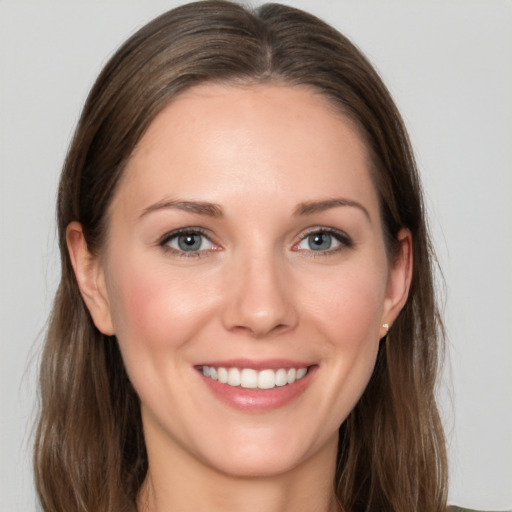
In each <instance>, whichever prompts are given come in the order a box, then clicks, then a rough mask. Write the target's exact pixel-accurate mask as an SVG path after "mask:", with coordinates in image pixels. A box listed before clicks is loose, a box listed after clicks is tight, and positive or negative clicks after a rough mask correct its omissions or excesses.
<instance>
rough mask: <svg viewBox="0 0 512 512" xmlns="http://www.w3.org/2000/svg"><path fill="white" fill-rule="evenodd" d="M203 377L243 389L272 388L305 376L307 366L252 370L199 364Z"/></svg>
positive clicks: (291, 382)
mask: <svg viewBox="0 0 512 512" xmlns="http://www.w3.org/2000/svg"><path fill="white" fill-rule="evenodd" d="M198 369H199V370H200V371H201V372H202V373H203V375H204V376H205V377H207V378H209V379H212V380H216V381H218V382H220V383H221V384H227V385H228V386H232V387H241V388H244V389H273V388H275V387H283V386H287V385H289V384H293V383H294V382H296V381H298V380H300V379H302V378H303V377H305V376H306V375H307V373H308V371H309V367H301V368H278V369H276V370H271V369H266V370H260V371H258V370H254V369H253V368H224V367H222V366H220V367H215V366H200V367H199V368H198Z"/></svg>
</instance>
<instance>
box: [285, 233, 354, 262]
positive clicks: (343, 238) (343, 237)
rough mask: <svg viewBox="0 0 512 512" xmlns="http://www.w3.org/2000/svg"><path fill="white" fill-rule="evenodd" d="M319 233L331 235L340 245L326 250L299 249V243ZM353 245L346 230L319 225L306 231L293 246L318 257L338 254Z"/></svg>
mask: <svg viewBox="0 0 512 512" xmlns="http://www.w3.org/2000/svg"><path fill="white" fill-rule="evenodd" d="M319 234H322V235H329V236H331V237H332V238H334V239H335V240H336V241H337V242H339V244H340V245H339V246H338V247H335V248H333V249H331V248H329V249H326V250H318V251H315V250H313V249H309V250H308V249H298V248H297V247H298V245H299V244H301V243H302V242H304V241H305V240H307V239H308V237H310V236H312V235H319ZM353 246H354V241H353V240H352V239H351V238H350V237H349V236H348V235H347V233H345V232H344V231H340V230H338V229H334V228H325V227H321V226H318V227H314V228H311V229H309V230H308V231H307V232H306V233H304V234H303V235H302V236H301V238H300V240H299V241H298V242H297V243H296V244H294V246H293V247H294V248H297V249H296V250H297V251H300V252H305V253H308V255H309V256H311V257H314V258H317V257H322V256H330V255H333V254H337V253H339V252H341V251H343V250H345V249H348V248H351V247H353Z"/></svg>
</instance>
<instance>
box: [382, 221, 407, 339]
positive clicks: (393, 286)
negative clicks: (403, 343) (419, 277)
mask: <svg viewBox="0 0 512 512" xmlns="http://www.w3.org/2000/svg"><path fill="white" fill-rule="evenodd" d="M397 239H398V250H397V251H396V254H395V255H394V257H393V260H392V261H391V267H390V269H389V276H388V284H387V289H386V297H385V299H384V308H383V313H382V324H387V325H388V326H389V327H391V325H392V324H393V322H394V321H395V320H396V318H397V316H398V314H399V313H400V311H401V310H402V308H403V307H404V306H405V303H406V302H407V297H408V296H409V289H410V287H411V280H412V269H413V256H412V235H411V232H410V231H409V230H408V229H401V230H400V231H399V233H398V237H397ZM386 334H387V329H385V328H384V327H381V333H380V335H381V337H383V336H385V335H386Z"/></svg>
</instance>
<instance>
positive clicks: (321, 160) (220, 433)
mask: <svg viewBox="0 0 512 512" xmlns="http://www.w3.org/2000/svg"><path fill="white" fill-rule="evenodd" d="M333 199H337V200H338V199H343V200H344V201H348V202H350V204H342V203H340V202H339V201H338V202H336V203H332V202H330V203H326V201H331V200H333ZM183 201H194V202H202V203H204V202H207V203H212V204H214V205H216V208H218V210H221V215H217V214H218V213H219V211H217V210H215V211H205V209H204V208H203V210H198V208H197V206H195V207H194V208H193V210H194V211H190V208H189V209H183V208H182V207H179V206H178V204H179V205H182V204H183ZM311 203H319V204H321V205H322V206H321V207H316V208H309V209H308V208H306V207H305V206H304V205H310V204H311ZM206 210H208V209H206ZM210 210H211V208H210ZM299 210H302V213H301V214H299V213H298V211H299ZM305 210H307V211H305ZM110 213H111V218H110V224H109V228H108V229H109V231H108V241H107V244H106V247H105V248H104V250H103V251H102V254H101V255H100V257H96V258H94V257H93V256H91V255H90V254H89V252H88V250H87V246H86V243H85V241H84V237H83V233H82V229H81V226H80V224H78V223H72V224H70V226H69V227H68V232H67V234H68V247H69V250H70V255H71V259H72V262H73V265H74V268H75V273H76V275H77V280H78V282H79V285H80V288H81V291H82V294H83V297H84V299H85V301H86V303H87V305H88V307H89V309H90V312H91V315H92V317H93V320H94V322H95V324H96V326H97V327H98V329H100V330H101V331H102V332H104V333H106V334H115V335H116V337H117V339H118V342H119V345H120V348H121V352H122V355H123V359H124V362H125V365H126V368H127V371H128V374H129V376H130V379H131V381H132V383H133V385H134V387H135V389H136V390H137V392H138V394H139V396H140V399H141V411H142V419H143V424H144V433H145V439H146V444H147V449H148V457H149V473H148V477H147V480H146V482H145V485H144V487H143V490H142V491H141V494H140V497H139V498H140V499H139V508H140V509H141V510H148V511H152V512H153V511H158V512H159V511H164V510H180V511H189V510H190V511H193V510H211V511H215V510H223V511H226V510H237V511H247V512H249V511H253V510H254V511H256V510H258V511H259V512H261V511H266V512H274V511H275V512H277V511H280V512H283V511H288V510H290V511H291V510H293V511H295V512H297V511H302V510H304V511H314V510H318V511H328V510H335V508H336V505H335V498H334V496H333V491H332V488H331V487H332V485H331V482H332V480H333V476H334V471H335V458H336V447H337V434H338V428H339V426H340V424H341V423H342V422H343V421H344V419H345V418H346V417H347V415H348V414H349V413H350V411H351V410H352V408H353V407H354V405H355V404H356V402H357V400H358V399H359V397H360V396H361V394H362V392H363V390H364V388H365V386H366V385H367V383H368V380H369V378H370V376H371V373H372V371H373V367H374V364H375V358H376V354H377V350H378V346H379V341H380V339H381V338H382V337H383V336H384V334H385V330H384V328H383V327H382V324H383V323H388V324H390V325H391V324H392V323H393V321H394V319H395V318H396V316H397V315H398V313H399V311H400V309H401V308H402V307H403V305H404V303H405V301H406V298H407V293H408V289H409V284H410V275H411V265H412V261H411V238H410V234H409V233H408V232H407V231H406V230H402V231H401V232H400V234H399V250H398V253H397V254H396V256H394V257H393V258H390V257H389V255H388V254H387V252H386V247H385V244H384V239H383V231H382V225H381V219H380V214H379V203H378V197H377V193H376V190H375V187H374V185H373V183H372V180H371V178H370V170H369V158H368V153H367V150H366V147H365V144H364V142H363V140H362V138H361V137H360V136H359V134H358V132H357V130H356V129H355V128H354V126H353V125H352V123H351V122H350V121H349V120H348V119H346V118H344V117H343V116H342V115H341V114H339V113H337V112H335V110H334V109H333V108H332V106H331V105H330V103H328V101H327V100H326V99H325V98H324V97H323V96H321V95H319V94H318V93H314V92H312V91H311V90H309V89H307V88H305V87H293V88H292V87H289V86H278V85H257V86H246V87H235V86H225V85H212V84H208V85H203V86H199V87H196V88H193V89H191V90H189V91H187V92H185V93H183V94H181V95H180V96H179V97H178V98H176V99H175V100H174V102H173V103H171V104H170V105H169V106H168V107H167V108H166V109H165V110H164V111H163V112H162V113H160V114H159V116H157V118H156V119H155V120H154V121H153V123H152V124H151V126H150V128H149V130H148V131H147V132H146V134H145V135H144V137H143V138H142V140H141V141H140V143H139V145H138V146H137V149H136V150H135V152H134V154H133V155H132V158H131V161H130V162H129V164H128V166H127V168H126V171H125V175H124V176H123V179H122V181H121V183H120V186H119V188H118V190H117V192H116V194H115V196H114V198H113V201H112V204H111V209H110ZM211 213H215V214H216V215H211ZM184 227H185V228H191V227H193V228H195V229H196V230H197V229H198V228H201V229H202V230H204V233H205V235H206V237H205V238H199V240H202V244H203V245H202V246H201V249H200V250H198V251H195V252H193V253H190V252H188V253H184V252H183V251H181V252H180V250H179V245H178V244H177V242H178V239H177V238H176V237H175V238H173V239H171V240H169V237H167V239H165V235H166V234H168V233H170V232H173V230H176V229H180V228H184ZM329 230H337V231H339V232H341V233H342V234H343V237H341V238H340V240H341V241H338V240H336V239H335V238H332V239H331V240H332V244H331V247H330V248H329V249H326V250H320V251H319V250H313V248H312V247H313V246H312V245H311V238H308V235H309V234H310V233H311V231H314V232H316V233H317V234H318V232H320V231H321V232H323V233H324V236H325V232H326V231H329ZM197 236H198V237H199V235H197ZM163 239H164V241H166V242H167V245H163V244H162V240H163ZM346 239H349V240H350V242H349V243H346V242H347V240H346ZM233 358H244V359H249V360H255V361H261V360H266V359H271V358H284V359H292V360H294V361H305V362H308V363H310V364H312V365H314V371H312V372H311V374H310V375H309V376H308V379H309V380H308V381H307V386H306V388H305V390H304V392H303V393H302V394H300V395H299V396H298V397H296V398H295V399H293V400H292V401H291V402H289V403H287V404H285V405H284V406H282V407H278V408H274V409H269V410H263V411H254V410H250V409H249V410H240V409H237V408H236V407H232V406H230V405H229V404H226V403H224V402H223V401H222V400H219V399H218V397H217V396H214V394H213V393H212V392H211V390H210V389H209V388H208V386H207V385H205V382H204V381H205V379H204V377H202V376H201V375H200V373H199V372H198V371H197V368H196V366H197V365H199V364H201V363H203V362H205V361H219V360H226V359H233Z"/></svg>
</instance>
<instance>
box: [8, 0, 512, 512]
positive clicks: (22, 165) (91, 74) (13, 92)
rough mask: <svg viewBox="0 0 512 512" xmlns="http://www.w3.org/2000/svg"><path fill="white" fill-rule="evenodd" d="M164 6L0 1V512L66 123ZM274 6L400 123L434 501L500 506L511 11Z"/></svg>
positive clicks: (484, 1)
mask: <svg viewBox="0 0 512 512" xmlns="http://www.w3.org/2000/svg"><path fill="white" fill-rule="evenodd" d="M177 3H178V2H171V1H168V2H162V1H153V2H145V1H143V0H140V1H138V2H135V1H122V2H121V1H120V0H114V1H112V0H111V1H105V2H103V3H99V2H92V1H87V2H85V1H84V0H82V1H76V2H69V1H63V0H61V1H52V2H50V1H45V2H41V1H38V2H32V3H29V2H27V1H24V0H21V1H20V0H11V1H6V0H4V1H1V0H0V243H1V245H0V248H1V252H0V336H1V339H0V457H1V459H0V512H3V511H5V512H18V511H32V510H34V509H35V504H34V500H35V498H34V492H33V484H32V476H31V469H30V457H31V454H30V449H31V442H32V441H31V437H30V436H31V431H30V428H31V422H33V419H34V403H35V402H34V400H35V394H36V366H37V358H38V355H39V351H40V347H41V341H42V334H41V333H42V331H43V330H44V326H45V319H46V317H47V314H48V311H49V308H50V307H51V301H52V295H53V292H54V290H55V286H56V283H57V279H58V259H57V250H56V240H55V228H54V222H53V210H54V200H55V188H56V183H57V178H58V174H59V170H60V167H61V165H62V161H63V158H64V155H65V151H66V148H67V145H68V143H69V139H70V136H71V133H72V130H73V127H74V124H75V122H76V121H77V117H78V113H79V110H80V108H81V106H82V104H83V101H84V99H85V95H86V93H87V91H88V89H89V87H90V86H91V85H92V82H93V80H94V78H95V76H96V75H97V73H98V72H99V70H100V67H101V65H102V64H103V63H104V62H105V60H106V59H107V58H108V56H109V55H111V53H112V52H113V51H114V49H115V48H116V47H117V46H118V45H119V44H120V43H121V42H122V41H123V40H124V39H125V38H126V37H127V36H128V35H129V34H130V33H132V32H133V30H134V29H136V28H138V27H139V26H141V25H142V24H143V23H145V22H146V21H148V20H149V19H151V18H152V17H153V16H154V15H156V14H158V13H160V12H163V11H164V10H166V9H167V8H170V7H172V6H174V5H176V4H177ZM181 3H183V2H181ZM256 3H260V2H253V4H256ZM286 3H292V4H293V5H296V6H298V7H302V8H305V9H306V10H310V11H311V12H314V13H316V14H317V15H319V16H321V17H323V18H324V19H326V20H328V21H329V22H331V23H332V24H334V25H335V26H336V27H337V28H339V29H340V30H341V31H342V32H344V33H345V34H346V35H348V36H349V37H351V38H352V39H353V40H354V42H355V43H356V44H357V45H358V46H359V47H360V48H362V49H363V51H364V52H365V53H366V54H367V55H368V57H369V58H370V59H371V61H372V62H373V63H374V64H375V65H376V67H377V69H378V70H379V71H380V72H381V74H382V76H383V78H384V80H385V82H386V83H387V84H388V86H389V88H390V90H391V92H392V94H393V95H394V97H395V99H396V102H397V104H398V107H399V108H400V110H401V112H402V114H403V116H404V118H405V121H406V123H407V125H408V127H409V130H410V135H411V138H412V142H413V145H414V147H415V149H416V153H417V158H418V161H419V166H420V168H421V171H422V175H423V179H424V184H425V189H426V196H427V203H428V210H429V213H430V220H431V225H432V229H433V232H434V236H435V239H436V243H437V248H438V252H439V257H440V260H441V264H442V268H443V272H444V276H445V280H446V297H447V298H446V323H447V328H448V335H449V349H450V355H451V357H450V360H451V364H450V365H448V366H447V369H446V372H445V379H444V380H445V385H444V386H443V388H442V389H441V398H442V404H443V411H444V417H445V424H446V427H447V433H448V438H449V455H450V462H451V482H450V501H451V502H452V503H456V504H459V505H465V506H471V507H473V508H481V509H486V510H505V509H512V378H511V368H512V343H511V342H512V328H511V318H512V264H511V262H512V207H511V198H512V194H511V189H512V149H511V148H512V31H511V22H512V3H511V2H510V1H504V0H501V1H500V0H480V1H468V0H466V1H461V0H454V1H435V0H429V1H427V0H424V1H414V2H411V1H407V0H402V1H386V2H383V1H379V0H365V1H362V0H351V1H349V0H347V1H344V0H330V1H329V0H295V1H291V2H286Z"/></svg>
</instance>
